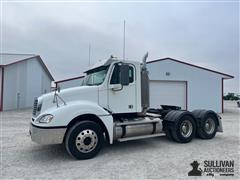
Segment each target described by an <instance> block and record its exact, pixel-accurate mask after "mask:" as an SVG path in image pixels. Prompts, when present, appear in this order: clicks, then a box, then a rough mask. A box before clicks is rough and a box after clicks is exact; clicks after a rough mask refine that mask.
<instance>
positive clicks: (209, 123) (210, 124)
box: [204, 118, 215, 134]
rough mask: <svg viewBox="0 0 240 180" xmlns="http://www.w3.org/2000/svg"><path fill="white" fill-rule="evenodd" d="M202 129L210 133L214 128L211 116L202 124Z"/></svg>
mask: <svg viewBox="0 0 240 180" xmlns="http://www.w3.org/2000/svg"><path fill="white" fill-rule="evenodd" d="M204 130H205V132H206V133H207V134H212V133H213V132H214V130H215V121H214V120H213V119H212V118H208V119H207V120H206V122H205V125H204Z"/></svg>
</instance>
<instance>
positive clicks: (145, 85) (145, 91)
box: [141, 52, 149, 114]
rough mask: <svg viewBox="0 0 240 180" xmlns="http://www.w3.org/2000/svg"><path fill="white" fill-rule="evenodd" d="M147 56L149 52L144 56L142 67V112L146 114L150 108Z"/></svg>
mask: <svg viewBox="0 0 240 180" xmlns="http://www.w3.org/2000/svg"><path fill="white" fill-rule="evenodd" d="M147 57H148V52H147V53H146V54H145V55H144V56H143V59H142V62H143V64H142V69H141V98H142V99H141V100H142V113H143V114H145V113H146V112H147V109H148V108H149V78H148V71H147Z"/></svg>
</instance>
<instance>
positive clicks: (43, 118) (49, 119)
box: [38, 114, 53, 123]
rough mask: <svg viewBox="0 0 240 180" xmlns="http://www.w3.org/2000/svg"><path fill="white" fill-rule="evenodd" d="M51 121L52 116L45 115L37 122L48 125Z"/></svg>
mask: <svg viewBox="0 0 240 180" xmlns="http://www.w3.org/2000/svg"><path fill="white" fill-rule="evenodd" d="M52 119H53V115H51V114H45V115H43V116H41V117H40V118H39V120H38V122H40V123H50V122H51V121H52Z"/></svg>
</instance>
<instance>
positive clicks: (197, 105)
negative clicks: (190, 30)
mask: <svg viewBox="0 0 240 180" xmlns="http://www.w3.org/2000/svg"><path fill="white" fill-rule="evenodd" d="M147 68H148V71H149V79H150V106H151V107H155V108H159V105H160V104H165V105H176V106H180V107H181V108H182V109H185V110H189V111H191V110H194V109H211V110H214V111H216V112H218V113H223V110H224V107H223V88H224V80H225V79H231V78H234V77H233V76H231V75H229V74H225V73H221V72H217V71H214V70H211V69H207V68H204V67H200V66H196V65H193V64H190V63H186V62H183V61H179V60H176V59H172V58H164V59H158V60H153V61H149V62H147ZM82 79H83V76H80V77H75V78H71V79H65V80H61V81H57V82H56V84H57V85H58V87H60V88H69V87H74V86H80V85H81V81H82Z"/></svg>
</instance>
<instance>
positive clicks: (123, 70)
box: [120, 64, 129, 86]
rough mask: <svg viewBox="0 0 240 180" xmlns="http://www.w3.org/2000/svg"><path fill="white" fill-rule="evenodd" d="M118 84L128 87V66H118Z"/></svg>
mask: <svg viewBox="0 0 240 180" xmlns="http://www.w3.org/2000/svg"><path fill="white" fill-rule="evenodd" d="M120 83H121V84H122V85H123V86H127V85H129V66H128V65H127V64H122V65H121V66H120Z"/></svg>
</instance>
